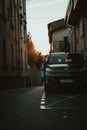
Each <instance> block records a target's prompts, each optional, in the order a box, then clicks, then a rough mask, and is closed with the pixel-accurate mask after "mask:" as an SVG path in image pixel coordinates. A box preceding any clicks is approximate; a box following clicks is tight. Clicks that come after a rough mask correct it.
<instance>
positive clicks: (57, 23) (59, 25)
mask: <svg viewBox="0 0 87 130" xmlns="http://www.w3.org/2000/svg"><path fill="white" fill-rule="evenodd" d="M65 25H66V23H65V21H64V19H60V20H57V21H54V22H51V23H49V24H48V29H49V31H55V30H57V29H60V28H63V27H65Z"/></svg>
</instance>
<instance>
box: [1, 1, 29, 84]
mask: <svg viewBox="0 0 87 130" xmlns="http://www.w3.org/2000/svg"><path fill="white" fill-rule="evenodd" d="M26 34H27V29H26V0H0V77H15V78H16V77H22V78H23V76H26V77H27V66H28V60H27V59H28V58H27V56H28V50H27V44H26ZM0 81H1V80H0ZM2 84H3V83H2ZM2 86H3V85H2Z"/></svg>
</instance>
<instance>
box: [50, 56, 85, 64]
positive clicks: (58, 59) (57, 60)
mask: <svg viewBox="0 0 87 130" xmlns="http://www.w3.org/2000/svg"><path fill="white" fill-rule="evenodd" d="M82 62H83V59H82V55H81V54H68V53H64V54H52V55H50V56H49V58H48V64H66V63H68V64H81V63H82Z"/></svg>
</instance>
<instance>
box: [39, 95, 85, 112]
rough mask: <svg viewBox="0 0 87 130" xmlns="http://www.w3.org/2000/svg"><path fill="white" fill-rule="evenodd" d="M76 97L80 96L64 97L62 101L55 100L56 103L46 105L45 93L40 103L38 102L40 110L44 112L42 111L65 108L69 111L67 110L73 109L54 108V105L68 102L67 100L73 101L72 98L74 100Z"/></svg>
mask: <svg viewBox="0 0 87 130" xmlns="http://www.w3.org/2000/svg"><path fill="white" fill-rule="evenodd" d="M78 96H80V95H74V96H67V97H64V98H62V99H60V100H57V101H55V102H52V103H50V104H48V105H46V95H45V92H43V94H42V97H41V102H40V109H43V110H44V109H47V110H49V109H65V108H67V109H69V108H74V107H71V106H66V107H54V105H56V104H58V103H61V102H63V101H66V100H69V99H74V98H76V97H78ZM75 108H76V107H75ZM78 108H79V107H78ZM83 108H86V107H83Z"/></svg>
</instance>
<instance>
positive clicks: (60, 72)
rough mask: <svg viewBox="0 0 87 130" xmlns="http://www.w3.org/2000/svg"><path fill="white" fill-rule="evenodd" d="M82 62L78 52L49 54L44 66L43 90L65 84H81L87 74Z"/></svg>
mask: <svg viewBox="0 0 87 130" xmlns="http://www.w3.org/2000/svg"><path fill="white" fill-rule="evenodd" d="M84 63H85V62H84V58H83V55H82V54H80V53H68V52H58V53H51V54H49V56H48V59H47V61H46V63H45V67H44V85H45V91H46V92H47V91H50V90H51V89H54V88H60V87H62V86H63V87H66V86H67V85H68V86H69V85H73V86H75V85H76V86H81V85H83V84H84V83H85V82H86V75H87V71H86V67H85V65H84ZM84 75H85V76H84Z"/></svg>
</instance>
